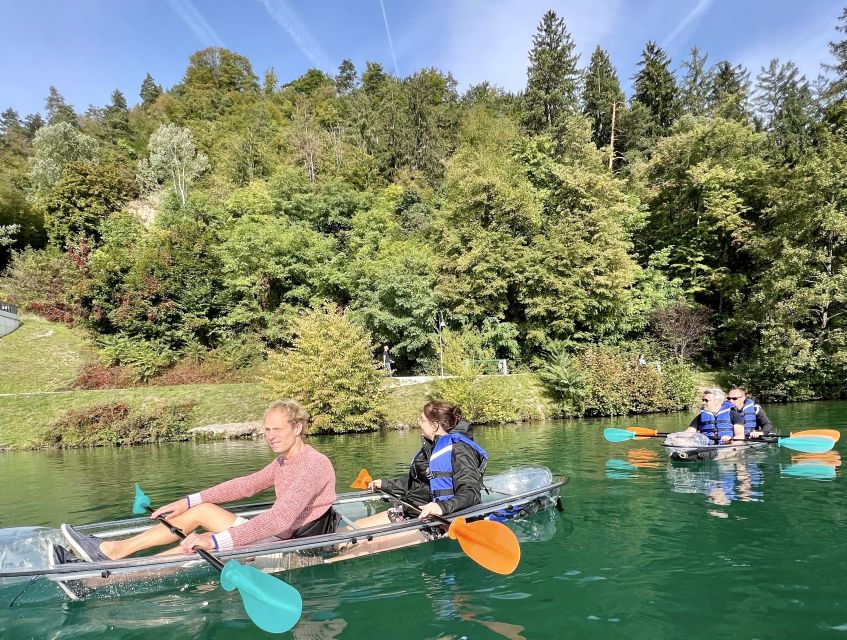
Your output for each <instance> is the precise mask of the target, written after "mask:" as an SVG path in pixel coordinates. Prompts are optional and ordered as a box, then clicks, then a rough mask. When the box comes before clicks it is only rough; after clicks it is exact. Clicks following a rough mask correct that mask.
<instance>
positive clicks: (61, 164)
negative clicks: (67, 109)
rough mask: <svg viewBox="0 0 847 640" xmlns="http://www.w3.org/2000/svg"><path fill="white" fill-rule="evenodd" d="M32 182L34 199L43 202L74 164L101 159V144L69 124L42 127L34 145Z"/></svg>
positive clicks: (30, 176) (31, 170)
mask: <svg viewBox="0 0 847 640" xmlns="http://www.w3.org/2000/svg"><path fill="white" fill-rule="evenodd" d="M32 147H33V150H34V152H35V154H34V156H33V157H32V158H31V159H30V171H29V180H30V185H31V189H32V195H33V196H34V197H35V198H36V199H39V198H41V197H43V196H44V195H45V194H47V192H48V191H49V190H50V189H51V188H52V187H53V185H54V184H56V183H57V182H58V181H59V179H60V178H61V177H62V172H63V171H64V168H65V166H66V165H67V164H68V163H70V162H77V161H82V162H88V161H92V160H94V159H95V158H96V156H97V141H96V140H94V138H91V137H90V136H87V135H85V134H84V133H82V132H80V131H79V129H77V128H76V127H74V126H72V125H71V124H69V123H67V122H60V123H59V124H51V125H48V126H46V127H42V128H41V129H39V130H38V132H37V133H36V134H35V138H34V139H33V141H32Z"/></svg>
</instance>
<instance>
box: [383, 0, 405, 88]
mask: <svg viewBox="0 0 847 640" xmlns="http://www.w3.org/2000/svg"><path fill="white" fill-rule="evenodd" d="M379 6H380V7H382V19H383V20H384V21H385V34H386V35H387V36H388V47H389V48H390V49H391V59H392V60H394V75H396V76H397V77H398V78H399V77H400V67H398V66H397V54H395V53H394V42H393V41H392V40H391V29H389V28H388V16H387V15H386V13H385V3H384V2H383V1H382V0H379Z"/></svg>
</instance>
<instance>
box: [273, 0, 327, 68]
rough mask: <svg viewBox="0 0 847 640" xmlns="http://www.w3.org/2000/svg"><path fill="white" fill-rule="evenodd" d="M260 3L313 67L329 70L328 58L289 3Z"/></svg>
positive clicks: (280, 0) (276, 1) (278, 0)
mask: <svg viewBox="0 0 847 640" xmlns="http://www.w3.org/2000/svg"><path fill="white" fill-rule="evenodd" d="M261 3H262V4H263V5H264V6H265V11H267V12H268V15H270V17H271V18H273V19H274V22H276V23H277V24H278V25H279V26H280V27H282V28H283V29H285V30H286V31H287V32H288V35H290V36H291V39H292V40H294V44H296V45H297V46H298V47H299V48H300V51H302V52H303V55H304V56H306V57H307V58H308V59H309V60H310V61H311V63H312V64H313V65H315V67H317V68H318V69H323V70H324V71H329V70H330V66H329V58H327V55H326V53H325V52H324V50H323V48H322V47H321V45H320V43H319V42H318V40H317V38H315V37H314V36H313V35H312V33H311V31H309V28H308V27H307V26H306V25H305V23H304V22H303V21H302V20H301V19H300V16H298V15H297V12H296V11H295V10H294V7H292V6H291V4H290V3H288V2H286V1H285V0H261Z"/></svg>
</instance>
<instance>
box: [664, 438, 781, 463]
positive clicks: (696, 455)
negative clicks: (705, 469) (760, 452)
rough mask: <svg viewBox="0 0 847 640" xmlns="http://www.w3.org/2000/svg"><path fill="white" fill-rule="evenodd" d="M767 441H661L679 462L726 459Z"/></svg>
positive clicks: (761, 445)
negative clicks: (712, 442) (688, 442)
mask: <svg viewBox="0 0 847 640" xmlns="http://www.w3.org/2000/svg"><path fill="white" fill-rule="evenodd" d="M768 444H769V443H767V442H738V443H730V444H698V445H693V444H692V445H672V444H665V443H662V446H663V447H665V449H667V452H668V455H669V456H670V458H671V460H678V461H680V462H701V461H705V460H726V459H727V458H734V457H735V456H737V455H739V454H741V453H745V452H748V451H756V450H757V449H762V448H764V447H766V446H768Z"/></svg>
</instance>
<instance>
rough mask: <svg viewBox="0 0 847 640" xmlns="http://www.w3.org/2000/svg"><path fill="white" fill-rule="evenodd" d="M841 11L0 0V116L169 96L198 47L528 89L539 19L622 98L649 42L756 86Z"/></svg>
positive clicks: (814, 4) (259, 62)
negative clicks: (602, 66)
mask: <svg viewBox="0 0 847 640" xmlns="http://www.w3.org/2000/svg"><path fill="white" fill-rule="evenodd" d="M845 4H847V1H846V0H838V1H835V0H803V1H802V2H798V1H797V0H770V1H768V2H765V1H763V0H759V1H755V2H754V1H753V0H650V1H648V0H544V1H537V0H517V1H512V0H508V1H507V0H502V1H498V0H454V1H452V2H449V1H447V0H414V1H412V0H383V1H382V3H381V2H380V0H325V1H323V0H311V1H305V0H238V1H236V0H230V1H224V0H99V1H96V0H27V1H21V0H0V109H5V108H6V107H9V106H11V107H13V108H15V109H16V110H17V111H18V112H19V113H20V114H21V116H23V115H24V114H26V113H31V112H34V111H37V110H43V107H44V98H45V97H46V96H47V93H48V89H49V86H50V85H51V84H52V85H55V86H56V87H57V88H58V89H59V91H60V93H62V95H64V96H65V98H66V100H67V101H68V102H69V103H71V104H72V105H73V106H74V108H75V109H76V110H77V111H78V112H84V111H85V109H86V108H87V107H88V105H89V104H94V105H98V106H102V105H104V104H106V103H108V101H109V96H110V94H111V92H112V90H113V89H116V88H117V89H121V90H122V91H123V92H124V94H125V95H126V96H127V99H128V101H129V102H130V104H135V103H136V102H137V101H138V89H139V87H140V84H141V81H142V80H143V78H144V76H145V74H146V73H147V72H150V73H151V74H152V75H153V77H154V78H155V79H156V81H157V82H158V83H160V84H162V85H164V86H165V87H171V86H173V85H174V84H175V83H176V82H178V81H179V80H180V78H181V77H182V74H183V72H184V71H185V66H186V62H187V59H188V56H189V55H191V53H193V52H194V51H197V50H198V49H202V48H204V47H207V46H224V47H227V48H229V49H232V50H234V51H237V52H238V53H241V54H243V55H246V56H247V57H248V58H249V59H250V61H251V62H252V63H253V68H254V70H255V71H256V73H257V75H259V76H260V77H261V75H262V73H263V72H264V70H265V69H267V68H268V67H271V66H273V67H274V69H275V70H276V72H277V75H278V76H279V77H280V79H281V80H282V81H283V82H285V81H288V80H291V79H293V78H296V77H297V76H299V75H301V74H302V73H303V72H305V71H306V70H307V69H308V68H310V67H317V68H320V69H322V70H324V71H327V72H329V73H334V72H335V70H336V69H337V67H338V63H339V62H340V61H341V60H342V59H344V58H345V57H349V58H351V59H352V60H353V62H354V63H355V64H356V67H357V68H358V69H360V70H361V69H362V68H364V63H365V62H366V61H367V60H374V61H377V62H380V63H382V64H383V66H384V67H385V68H386V69H387V70H389V71H393V72H395V73H398V74H399V75H401V76H406V75H408V74H410V73H412V72H414V71H415V70H417V69H419V68H421V67H427V66H434V67H437V68H439V69H441V70H444V71H447V70H449V71H452V72H453V75H454V76H455V77H456V79H457V80H458V82H459V86H460V88H462V89H463V88H466V87H467V86H468V85H469V84H473V83H476V82H480V81H482V80H488V81H489V82H492V83H494V84H497V85H500V86H502V87H505V88H506V89H510V90H514V91H517V90H520V89H522V88H523V87H524V85H525V83H526V67H527V52H528V51H529V48H530V47H531V44H532V36H533V34H534V33H535V28H536V26H537V24H538V21H539V20H540V18H541V16H542V14H543V13H544V11H545V10H547V9H550V8H552V9H555V10H556V11H557V13H559V15H560V16H562V17H564V18H565V21H566V24H567V26H568V29H569V30H570V32H571V34H572V35H573V38H574V40H575V42H576V45H577V49H578V51H579V52H580V53H581V58H580V64H581V65H585V64H587V62H588V58H589V57H590V55H591V52H592V51H593V50H594V48H595V47H596V46H597V45H600V46H601V47H603V48H604V49H606V50H607V51H608V52H609V53H610V55H611V58H612V62H613V64H614V65H615V67H616V68H617V70H618V74H619V76H620V77H621V80H622V82H623V83H624V85H625V87H628V85H629V78H630V77H631V76H632V74H633V73H634V72H635V65H636V64H637V62H638V59H639V55H640V52H641V50H642V49H643V47H644V44H645V42H646V41H647V40H656V41H657V42H658V43H659V44H660V45H661V46H663V47H664V48H665V50H666V51H667V52H668V53H669V55H670V56H671V58H672V59H673V65H674V67H677V66H678V65H679V63H680V62H681V61H682V60H683V59H684V58H685V57H686V56H687V54H688V51H689V49H690V48H691V46H692V45H698V46H699V47H700V48H701V49H702V50H704V51H706V52H707V53H709V62H710V63H715V62H718V61H720V60H723V59H727V60H730V61H731V62H733V63H741V64H744V65H745V66H746V67H748V68H749V69H751V71H752V76H755V75H756V73H757V72H758V71H759V69H760V67H761V66H762V65H766V64H767V62H768V61H769V60H770V59H771V58H773V57H778V58H780V59H781V60H783V61H785V60H789V59H790V60H794V62H795V63H797V64H798V66H799V67H800V69H801V71H803V72H804V73H805V74H806V75H807V76H808V77H809V78H810V79H814V78H815V77H816V76H817V74H818V73H819V72H820V66H819V65H820V63H821V62H828V61H831V59H830V55H829V52H828V48H827V44H828V42H829V41H830V40H834V39H837V38H838V37H841V36H840V34H838V33H837V32H836V31H835V29H834V28H835V25H836V23H837V19H838V16H839V15H840V14H841V12H842V10H843V8H844V6H845Z"/></svg>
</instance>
